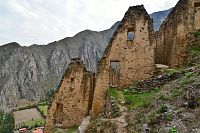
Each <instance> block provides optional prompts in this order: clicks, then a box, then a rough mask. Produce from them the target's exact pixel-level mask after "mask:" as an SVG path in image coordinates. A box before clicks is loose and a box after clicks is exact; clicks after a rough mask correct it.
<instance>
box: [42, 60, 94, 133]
mask: <svg viewBox="0 0 200 133" xmlns="http://www.w3.org/2000/svg"><path fill="white" fill-rule="evenodd" d="M94 84H95V82H94V74H93V73H92V72H88V71H87V70H86V68H85V66H84V65H83V62H82V61H81V60H80V59H73V60H72V62H71V63H70V65H69V67H68V68H67V70H66V72H65V74H64V75H63V77H62V80H61V81H60V84H59V86H58V89H57V92H56V93H55V95H54V96H53V100H52V103H51V105H50V106H49V108H48V114H47V117H46V125H45V132H46V133H50V132H51V130H52V129H54V128H67V127H71V126H74V125H77V124H79V123H80V122H81V121H82V119H83V118H84V117H85V116H86V115H87V114H89V110H90V109H91V107H92V101H93V91H94V86H95V85H94Z"/></svg>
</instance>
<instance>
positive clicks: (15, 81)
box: [0, 9, 171, 111]
mask: <svg viewBox="0 0 200 133" xmlns="http://www.w3.org/2000/svg"><path fill="white" fill-rule="evenodd" d="M170 10H171V9H170ZM170 10H166V11H161V12H156V13H153V14H152V15H151V16H152V18H153V19H154V22H155V29H156V30H157V29H158V27H159V25H160V23H161V22H162V19H163V18H165V17H166V16H167V14H168V13H169V12H170ZM119 23H120V22H116V23H115V24H114V25H113V26H112V27H111V28H110V29H108V30H104V31H100V32H96V31H91V30H85V31H82V32H80V33H78V34H76V35H75V36H74V37H67V38H64V39H62V40H59V41H55V42H52V43H49V44H47V45H35V44H34V45H32V46H29V47H25V46H24V47H22V46H20V45H19V44H18V43H16V42H12V43H9V44H6V45H3V46H0V63H1V65H0V110H4V111H10V110H11V109H13V108H15V107H16V105H17V102H18V101H19V100H20V99H26V100H29V101H34V100H40V99H43V98H44V97H45V95H46V94H47V93H48V92H49V91H50V90H52V89H56V87H57V85H58V83H59V81H60V79H61V77H62V75H63V72H64V70H65V69H66V68H67V66H68V64H69V63H70V60H71V59H72V58H76V57H79V58H81V59H82V60H83V62H84V64H85V65H86V67H87V69H88V70H90V71H93V72H95V71H96V64H97V60H98V58H101V56H102V54H103V51H104V49H105V47H106V44H107V43H108V42H109V40H110V38H111V37H112V34H113V33H114V31H115V30H116V28H117V27H118V25H119Z"/></svg>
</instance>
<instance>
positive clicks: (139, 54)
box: [92, 5, 155, 116]
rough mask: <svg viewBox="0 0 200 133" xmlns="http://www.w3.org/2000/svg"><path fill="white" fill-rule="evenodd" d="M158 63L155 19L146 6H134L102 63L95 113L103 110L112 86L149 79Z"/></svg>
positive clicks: (96, 91)
mask: <svg viewBox="0 0 200 133" xmlns="http://www.w3.org/2000/svg"><path fill="white" fill-rule="evenodd" d="M128 36H131V37H133V39H129V37H128ZM131 37H130V38H131ZM154 64H155V63H154V45H153V24H152V20H151V19H150V16H149V15H148V13H147V12H146V10H145V9H144V7H143V5H142V6H134V7H130V8H129V9H128V11H127V12H126V14H125V16H124V18H123V19H122V21H121V24H120V25H119V27H118V28H117V30H116V32H115V33H114V35H113V38H112V39H111V41H110V43H109V44H108V46H107V48H106V50H105V52H104V55H103V57H102V59H101V60H100V62H99V64H98V68H97V75H96V86H95V91H94V99H93V105H92V114H93V116H96V115H97V114H98V113H100V112H101V111H103V109H104V105H105V99H106V90H107V89H109V87H110V86H112V87H121V88H123V87H125V86H127V85H129V84H131V83H133V82H135V81H137V80H143V79H146V78H148V77H150V76H151V75H152V74H153V72H154V70H155V67H154ZM114 71H115V72H114Z"/></svg>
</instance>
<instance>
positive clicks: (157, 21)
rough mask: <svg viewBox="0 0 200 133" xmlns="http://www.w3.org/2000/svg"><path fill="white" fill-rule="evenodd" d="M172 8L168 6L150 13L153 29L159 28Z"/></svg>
mask: <svg viewBox="0 0 200 133" xmlns="http://www.w3.org/2000/svg"><path fill="white" fill-rule="evenodd" d="M172 9H173V8H170V9H168V10H164V11H159V12H155V13H152V14H151V15H150V16H151V18H153V26H154V30H155V31H158V30H159V28H160V25H161V24H162V22H163V21H164V20H165V19H166V18H167V16H168V14H169V13H170V12H171V11H172Z"/></svg>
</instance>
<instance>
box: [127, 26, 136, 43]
mask: <svg viewBox="0 0 200 133" xmlns="http://www.w3.org/2000/svg"><path fill="white" fill-rule="evenodd" d="M134 31H135V30H134V28H128V30H127V40H128V41H132V40H134V38H135V32H134Z"/></svg>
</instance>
